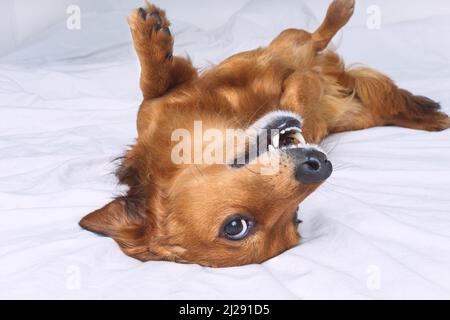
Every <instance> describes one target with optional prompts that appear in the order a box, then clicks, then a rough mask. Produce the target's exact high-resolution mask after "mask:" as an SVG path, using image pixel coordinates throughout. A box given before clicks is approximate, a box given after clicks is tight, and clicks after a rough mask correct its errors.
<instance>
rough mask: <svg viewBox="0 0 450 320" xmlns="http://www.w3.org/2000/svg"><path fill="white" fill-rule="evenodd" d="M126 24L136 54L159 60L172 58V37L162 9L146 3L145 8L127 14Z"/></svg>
mask: <svg viewBox="0 0 450 320" xmlns="http://www.w3.org/2000/svg"><path fill="white" fill-rule="evenodd" d="M128 24H129V25H130V28H131V33H132V36H133V42H134V46H135V47H136V51H137V52H138V54H142V55H145V56H149V55H150V56H151V57H152V58H154V59H159V60H160V61H161V62H162V61H164V60H172V57H173V54H172V50H173V38H172V34H171V32H170V29H169V26H170V22H169V20H168V19H167V17H166V13H165V12H164V10H161V9H159V8H158V7H156V6H154V5H151V4H148V3H147V7H146V8H145V9H144V8H139V9H136V10H134V11H133V12H132V13H131V14H130V15H129V16H128Z"/></svg>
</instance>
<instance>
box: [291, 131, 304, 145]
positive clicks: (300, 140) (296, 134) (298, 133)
mask: <svg viewBox="0 0 450 320" xmlns="http://www.w3.org/2000/svg"><path fill="white" fill-rule="evenodd" d="M293 137H294V138H295V139H297V140H298V141H299V142H300V144H306V141H305V138H304V137H303V135H302V134H301V133H300V132H296V133H294V135H293Z"/></svg>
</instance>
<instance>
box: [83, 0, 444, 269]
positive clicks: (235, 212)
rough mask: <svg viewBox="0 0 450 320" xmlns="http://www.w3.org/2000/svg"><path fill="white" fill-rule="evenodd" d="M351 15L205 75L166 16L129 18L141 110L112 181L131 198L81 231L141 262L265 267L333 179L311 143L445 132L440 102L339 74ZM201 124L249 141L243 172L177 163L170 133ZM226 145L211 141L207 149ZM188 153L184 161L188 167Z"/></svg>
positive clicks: (145, 13)
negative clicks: (395, 131)
mask: <svg viewBox="0 0 450 320" xmlns="http://www.w3.org/2000/svg"><path fill="white" fill-rule="evenodd" d="M353 10H354V0H335V1H333V2H332V4H331V5H330V8H329V9H328V13H327V15H326V18H325V21H324V22H323V24H322V25H321V26H320V27H319V29H317V30H316V31H315V32H314V33H309V32H306V31H303V30H297V29H288V30H285V31H283V32H282V33H281V34H280V35H279V36H278V37H277V38H276V39H275V40H273V42H272V43H271V44H270V45H269V46H268V47H266V48H260V49H256V50H253V51H249V52H243V53H240V54H237V55H234V56H232V57H230V58H228V59H227V60H225V61H224V62H222V63H221V64H219V65H218V66H216V67H214V68H212V69H210V70H209V71H207V72H205V73H203V74H201V75H198V74H197V71H196V69H195V68H194V67H193V66H192V65H191V62H190V61H189V60H187V59H184V58H181V57H174V56H172V47H173V38H172V36H171V33H170V31H169V28H168V27H169V21H168V20H167V18H166V15H165V13H164V11H162V10H160V9H159V8H157V7H155V6H153V5H148V6H147V8H146V9H139V10H136V11H134V12H133V13H132V14H131V15H130V17H129V24H130V26H131V31H132V35H133V40H134V45H135V48H136V51H137V54H138V56H139V59H140V63H141V68H142V75H141V89H142V92H143V95H144V101H143V103H142V105H141V107H140V110H139V114H138V119H137V126H138V133H139V136H138V139H137V142H136V144H135V145H134V146H133V147H132V148H131V150H129V151H128V152H127V154H126V156H125V157H124V160H123V163H122V165H121V167H120V168H119V170H118V172H117V176H118V178H119V181H120V182H121V183H123V184H126V185H128V186H129V191H128V192H127V194H126V195H125V196H123V197H120V198H117V199H115V200H114V201H112V202H111V203H109V204H107V205H106V206H105V207H103V208H101V209H99V210H97V211H94V212H92V213H91V214H89V215H87V216H86V217H84V218H83V219H82V220H81V222H80V225H81V226H82V227H83V228H86V229H88V230H91V231H94V232H97V233H100V234H104V235H107V236H109V237H112V238H114V239H115V240H116V241H117V242H118V244H119V245H120V247H121V248H122V250H123V251H124V252H125V253H126V254H127V255H130V256H132V257H135V258H137V259H140V260H142V261H147V260H171V261H177V262H184V263H198V264H202V265H206V266H214V267H222V266H236V265H243V264H249V263H260V262H263V261H265V260H267V259H269V258H271V257H273V256H275V255H278V254H280V253H281V252H283V251H285V250H287V249H289V248H291V247H293V246H295V245H296V244H297V243H298V242H299V239H300V236H299V234H298V230H297V229H298V228H297V227H298V220H297V208H298V205H299V204H300V202H301V201H303V199H305V198H306V197H307V196H308V195H309V194H310V193H311V192H313V191H314V190H315V189H316V188H317V187H318V186H319V185H320V184H321V183H322V182H323V181H324V180H326V179H327V178H328V177H329V176H330V174H331V171H332V167H331V164H330V162H329V161H328V160H327V158H326V155H325V154H324V153H323V152H322V151H321V150H320V148H318V147H316V146H314V145H312V144H316V143H319V142H320V141H321V140H322V139H323V138H324V137H325V136H327V135H329V134H331V133H335V132H342V131H348V130H357V129H364V128H369V127H374V126H385V125H395V126H401V127H407V128H415V129H423V130H429V131H438V130H444V129H447V128H449V127H450V120H449V118H448V116H447V115H445V114H444V113H441V112H439V105H438V104H437V103H436V102H434V101H432V100H430V99H428V98H426V97H422V96H415V95H413V94H411V93H410V92H408V91H405V90H403V89H400V88H398V87H397V86H396V85H395V84H394V83H393V82H392V81H391V80H390V79H389V78H388V77H386V76H384V75H382V74H380V73H379V72H377V71H375V70H372V69H368V68H354V69H346V68H345V67H344V65H343V63H342V62H341V60H340V58H339V57H338V55H337V54H336V53H334V52H332V51H329V50H327V46H328V44H329V42H330V40H331V39H332V38H333V36H334V35H335V34H336V33H337V32H338V31H339V29H340V28H342V27H343V26H344V25H345V24H346V23H347V22H348V20H349V19H350V17H351V16H352V14H353ZM199 121H201V126H202V128H203V130H205V129H208V128H214V129H216V130H218V131H219V132H221V133H224V134H225V132H226V131H227V130H228V129H229V128H232V129H239V130H240V132H244V134H245V135H247V138H249V140H248V141H250V142H245V143H243V144H242V143H241V144H239V143H238V144H237V148H236V149H237V150H236V153H237V154H241V155H244V156H243V157H241V158H243V159H244V162H242V163H241V162H238V161H236V158H227V159H226V160H227V161H226V163H216V162H214V163H205V162H204V161H203V162H198V161H193V162H194V163H186V162H177V161H174V158H173V154H174V148H176V145H177V144H176V141H174V139H173V137H174V136H173V134H174V132H176V131H177V130H179V129H183V130H184V131H182V132H188V133H190V134H192V136H195V135H196V133H195V130H196V129H195V126H196V123H197V124H198V123H200V122H199ZM250 129H254V130H253V133H251V132H252V131H251V130H250ZM268 130H270V133H267V132H266V133H265V135H262V133H264V132H265V131H268ZM273 131H274V132H275V133H273ZM255 132H256V133H255ZM303 139H305V140H306V142H305V141H304V140H303ZM194 140H195V139H194ZM197 140H198V139H197ZM229 140H230V139H228V138H225V139H223V140H222V141H220V139H219V140H215V142H214V147H215V149H214V150H216V151H217V150H224V149H225V144H226V142H229ZM231 140H232V141H233V142H235V140H236V138H235V137H232V138H231ZM261 140H264V141H265V142H267V145H266V146H265V147H264V148H261V146H260V144H259V142H260V141H261ZM219 141H220V142H219ZM256 141H258V146H257V149H256V150H257V151H256V153H250V152H249V150H250V148H251V147H252V146H253V144H255V142H256ZM194 143H196V142H194ZM206 148H208V146H201V151H205V149H206ZM194 149H195V147H194V148H192V150H191V149H188V150H183V151H182V152H181V153H179V154H180V155H181V157H182V158H185V157H186V158H189V153H190V152H191V151H193V152H194V151H195V150H194ZM252 154H253V155H252ZM272 158H275V159H277V160H276V164H277V168H278V170H277V171H275V172H274V173H273V174H262V168H263V167H264V165H263V164H262V163H264V161H259V160H263V159H265V160H270V161H271V160H272ZM266 163H267V161H266ZM270 163H272V162H270Z"/></svg>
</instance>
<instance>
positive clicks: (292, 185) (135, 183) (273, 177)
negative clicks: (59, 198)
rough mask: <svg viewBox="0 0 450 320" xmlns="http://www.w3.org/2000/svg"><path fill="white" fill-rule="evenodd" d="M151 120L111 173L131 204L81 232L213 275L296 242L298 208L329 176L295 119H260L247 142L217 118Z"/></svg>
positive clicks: (104, 212) (108, 211)
mask: <svg viewBox="0 0 450 320" xmlns="http://www.w3.org/2000/svg"><path fill="white" fill-rule="evenodd" d="M156 112H157V111H155V113H154V115H155V116H154V117H153V118H154V119H157V120H155V121H156V124H155V123H153V124H152V125H151V126H150V127H151V129H149V132H148V133H147V134H146V136H144V137H142V136H141V137H140V138H139V140H138V142H137V144H136V145H135V146H134V147H133V148H132V150H130V151H129V152H128V154H127V155H126V157H125V159H124V161H123V164H122V166H121V167H120V169H119V171H118V177H119V180H120V181H121V182H122V183H125V184H127V185H128V186H129V191H128V194H127V195H126V196H124V197H120V198H118V199H116V200H114V201H112V202H111V203H109V204H108V205H106V206H105V207H103V208H102V209H99V210H97V211H94V212H93V213H91V214H89V215H87V216H86V217H85V218H84V219H83V220H82V221H81V222H80V225H81V226H82V227H84V228H86V229H88V230H91V231H94V232H97V233H101V234H104V235H107V236H109V237H112V238H114V239H115V240H116V241H117V242H118V243H119V245H120V246H121V248H122V250H123V251H124V252H125V253H126V254H128V255H130V256H133V257H135V258H138V259H140V260H143V261H146V260H171V261H177V262H185V263H198V264H202V265H206V266H214V267H225V266H236V265H243V264H250V263H260V262H263V261H265V260H267V259H269V258H271V257H273V256H275V255H277V254H279V253H281V252H283V251H285V250H287V249H289V248H291V247H293V246H295V245H296V244H297V243H298V242H299V239H300V236H299V234H298V222H299V220H298V219H297V209H298V205H299V203H300V202H301V201H303V200H304V199H305V198H306V197H307V196H308V195H309V194H310V193H311V192H313V191H314V190H315V189H316V188H317V187H318V186H319V185H320V184H321V183H322V182H323V181H325V180H326V179H327V178H328V177H329V176H330V174H331V172H332V166H331V163H330V162H329V161H328V160H327V157H326V155H325V154H324V152H323V151H321V149H320V148H319V147H316V146H312V145H308V144H306V143H305V141H304V139H303V137H302V134H301V130H302V119H301V118H300V117H299V116H298V115H296V114H293V113H289V112H283V111H274V112H267V113H266V114H265V115H263V116H262V117H261V118H260V119H259V120H257V121H255V122H253V123H252V124H250V125H249V126H247V127H245V126H241V127H240V128H239V129H240V131H239V132H241V134H242V135H243V136H244V138H245V141H244V140H240V139H241V138H242V137H239V134H238V135H234V136H233V135H230V132H229V131H227V130H225V129H224V127H225V124H224V123H223V121H222V122H221V121H219V120H218V119H219V117H217V118H216V117H211V116H210V117H209V119H208V120H205V119H202V120H203V122H202V123H198V122H195V123H193V124H192V126H191V125H188V126H187V128H186V123H188V122H189V121H190V120H189V121H187V118H189V117H188V116H181V115H175V116H174V115H173V114H172V115H171V116H170V117H169V116H168V115H167V114H162V113H160V114H159V115H158V116H156ZM175 114H176V113H175ZM185 114H186V113H185ZM193 119H194V118H192V120H193ZM167 123H170V124H171V125H170V126H168V125H167ZM219 123H220V124H219ZM183 124H184V128H183ZM199 125H203V127H202V128H201V132H200V133H199V132H197V131H198V129H199V128H198V126H199ZM196 126H197V127H196ZM164 127H166V129H162V128H164ZM169 127H170V129H169ZM175 128H182V129H181V130H178V131H177V130H174V129H175ZM208 128H209V129H211V128H216V129H217V128H220V129H218V130H216V131H213V132H212V133H211V131H210V132H209V133H208V130H207V129H208ZM214 132H215V133H214ZM183 134H187V135H188V137H187V138H186V137H184V138H183V139H181V138H180V137H181V136H183ZM220 134H222V138H221V137H220ZM198 139H201V140H202V143H200V146H199V145H198ZM186 141H188V142H189V143H192V144H191V145H189V144H186ZM205 141H207V143H205ZM237 141H241V142H237ZM230 142H231V146H232V147H231V150H233V152H227V151H229V150H230ZM236 142H237V143H236ZM181 147H184V150H181V149H183V148H181ZM196 148H197V149H196ZM199 150H200V155H198V152H199ZM218 154H219V155H218ZM211 157H212V158H213V159H211ZM180 159H181V160H180ZM220 159H224V161H223V162H221V161H220Z"/></svg>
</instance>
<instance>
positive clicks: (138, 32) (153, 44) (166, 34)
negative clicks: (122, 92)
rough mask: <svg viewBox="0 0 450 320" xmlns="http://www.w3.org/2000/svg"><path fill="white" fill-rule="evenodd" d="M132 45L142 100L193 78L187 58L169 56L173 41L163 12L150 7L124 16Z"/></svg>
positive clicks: (194, 72)
mask: <svg viewBox="0 0 450 320" xmlns="http://www.w3.org/2000/svg"><path fill="white" fill-rule="evenodd" d="M128 24H129V25H130V28H131V34H132V36H133V43H134V47H135V49H136V53H137V55H138V57H139V62H140V64H141V80H140V85H141V90H142V93H143V95H144V99H152V98H157V97H160V96H162V95H164V93H166V92H167V91H168V90H170V89H172V88H174V87H175V86H177V85H180V84H182V83H185V82H187V81H189V80H191V79H193V78H196V77H197V71H196V70H195V68H194V67H193V66H192V64H191V62H190V61H189V60H188V59H185V58H181V57H174V56H173V51H172V50H173V43H174V39H173V37H172V34H171V32H170V29H169V26H170V22H169V20H168V19H167V18H166V14H165V12H164V11H163V10H161V9H159V8H158V7H156V6H154V5H150V4H148V5H147V8H146V9H143V8H139V9H137V10H134V11H133V12H132V13H131V14H130V16H129V17H128Z"/></svg>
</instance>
